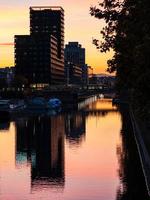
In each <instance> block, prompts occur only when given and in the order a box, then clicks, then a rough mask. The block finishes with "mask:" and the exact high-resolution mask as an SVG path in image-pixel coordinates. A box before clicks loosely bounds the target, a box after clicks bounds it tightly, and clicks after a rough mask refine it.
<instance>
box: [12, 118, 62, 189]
mask: <svg viewBox="0 0 150 200" xmlns="http://www.w3.org/2000/svg"><path fill="white" fill-rule="evenodd" d="M16 130H17V162H20V161H21V160H22V159H24V156H25V155H26V156H27V160H28V162H31V178H32V181H31V185H32V189H33V190H34V189H36V190H37V189H41V190H42V189H43V188H45V187H49V186H50V187H54V186H55V187H60V188H62V187H64V131H65V126H64V118H63V117H62V116H58V117H44V116H43V117H34V118H31V119H26V120H18V121H17V122H16Z"/></svg>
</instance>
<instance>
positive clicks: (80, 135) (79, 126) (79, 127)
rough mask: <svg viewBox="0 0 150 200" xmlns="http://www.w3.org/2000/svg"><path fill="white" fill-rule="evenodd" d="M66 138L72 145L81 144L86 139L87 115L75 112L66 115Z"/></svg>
mask: <svg viewBox="0 0 150 200" xmlns="http://www.w3.org/2000/svg"><path fill="white" fill-rule="evenodd" d="M65 133H66V139H67V141H68V142H69V144H70V146H76V147H78V146H80V145H81V143H82V142H83V141H84V139H85V134H86V117H85V114H84V113H73V114H68V115H66V116H65Z"/></svg>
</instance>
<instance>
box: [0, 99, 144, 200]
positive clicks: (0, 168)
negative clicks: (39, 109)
mask: <svg viewBox="0 0 150 200" xmlns="http://www.w3.org/2000/svg"><path fill="white" fill-rule="evenodd" d="M93 100H94V101H92V100H90V102H88V103H87V102H85V104H84V103H82V106H80V109H79V110H78V111H76V112H70V113H64V114H61V115H59V116H49V117H48V116H34V117H29V118H28V117H22V118H16V119H15V122H5V123H1V122H0V198H1V199H2V200H20V199H21V200H22V199H23V200H26V199H29V200H33V199H36V200H38V199H44V200H48V199H52V200H54V199H60V200H80V199H83V200H91V199H92V200H105V199H107V200H113V199H117V200H124V199H125V200H128V199H129V200H130V199H132V200H134V199H137V198H138V196H137V195H136V194H135V191H136V192H137V194H138V195H140V194H141V197H143V198H141V199H144V200H146V192H145V188H144V186H143V185H144V181H143V176H142V175H141V169H140V168H139V160H138V156H137V154H136V149H135V147H134V146H135V145H134V144H133V138H132V137H131V135H132V134H131V131H132V130H131V125H130V123H129V121H128V120H127V119H128V118H127V117H126V115H125V111H121V115H122V122H123V123H122V132H121V138H120V129H121V115H120V113H119V111H118V109H117V107H116V106H112V102H111V100H97V99H95V98H94V99H93ZM127 116H128V115H127ZM66 144H67V145H66ZM68 144H69V145H68ZM116 146H117V155H116ZM74 147H75V148H74ZM77 147H78V148H77ZM73 148H74V150H73V151H72V149H73ZM118 160H119V164H118ZM133 160H134V162H133ZM137 166H138V167H137ZM118 170H119V177H118V173H117V172H118ZM140 181H141V182H140ZM14 183H16V184H14ZM119 185H120V186H119ZM118 187H119V189H117V188H118ZM116 191H117V197H116ZM144 192H145V193H144Z"/></svg>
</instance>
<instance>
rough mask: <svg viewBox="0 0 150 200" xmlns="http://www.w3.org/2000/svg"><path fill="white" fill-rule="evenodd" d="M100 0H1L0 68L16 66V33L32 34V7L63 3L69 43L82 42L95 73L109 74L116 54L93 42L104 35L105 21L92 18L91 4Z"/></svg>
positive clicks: (66, 40)
mask: <svg viewBox="0 0 150 200" xmlns="http://www.w3.org/2000/svg"><path fill="white" fill-rule="evenodd" d="M98 2H99V1H98V0H82V1H81V0H76V1H73V0H43V1H41V0H21V1H19V0H11V1H9V2H6V1H4V0H1V12H0V27H1V31H0V67H4V66H13V65H14V46H13V42H14V35H22V34H29V7H30V6H62V7H63V8H64V10H65V44H66V43H68V42H69V41H78V42H79V43H81V44H82V46H83V47H84V48H85V49H86V63H87V64H88V65H90V66H92V67H93V68H94V73H105V71H106V68H107V60H108V59H109V58H111V57H112V55H113V53H112V52H110V53H107V54H102V53H100V52H99V51H98V50H97V49H96V47H95V46H94V45H93V44H92V38H100V30H101V29H102V27H103V25H104V24H103V22H102V21H100V20H97V19H96V18H94V17H91V16H90V14H89V9H90V6H92V5H97V4H98Z"/></svg>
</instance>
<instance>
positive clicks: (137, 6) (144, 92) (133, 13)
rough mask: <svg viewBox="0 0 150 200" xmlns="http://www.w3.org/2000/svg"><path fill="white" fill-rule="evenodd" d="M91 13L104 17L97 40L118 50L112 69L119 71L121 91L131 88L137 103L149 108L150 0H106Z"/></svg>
mask: <svg viewBox="0 0 150 200" xmlns="http://www.w3.org/2000/svg"><path fill="white" fill-rule="evenodd" d="M90 14H91V15H92V16H94V17H96V18H98V19H103V20H105V22H106V26H105V27H103V29H102V31H101V34H102V36H103V41H99V40H97V39H94V41H93V43H94V44H95V45H96V47H97V48H98V49H99V50H100V51H101V52H107V51H110V49H113V50H114V56H113V58H112V59H111V60H109V61H108V69H107V70H108V71H109V72H110V73H111V72H114V71H116V75H117V89H118V92H119V93H121V92H124V91H125V92H128V94H130V95H131V97H132V101H133V103H136V107H137V108H139V109H140V110H141V109H144V110H147V108H148V107H149V102H148V92H149V91H150V2H149V0H103V2H102V3H99V5H98V7H96V6H95V7H91V8H90Z"/></svg>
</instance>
